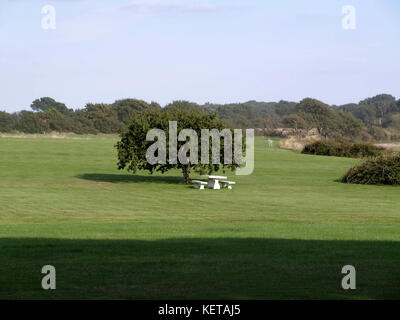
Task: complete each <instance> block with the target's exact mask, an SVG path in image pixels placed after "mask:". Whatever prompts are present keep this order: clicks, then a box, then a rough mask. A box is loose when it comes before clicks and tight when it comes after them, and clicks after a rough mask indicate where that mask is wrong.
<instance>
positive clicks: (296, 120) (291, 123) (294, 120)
mask: <svg viewBox="0 0 400 320" xmlns="http://www.w3.org/2000/svg"><path fill="white" fill-rule="evenodd" d="M283 124H284V125H286V126H287V127H289V128H293V129H294V130H295V131H298V130H299V129H306V128H307V123H306V121H305V120H304V119H303V118H302V117H301V116H300V115H299V114H290V115H287V116H285V117H284V118H283Z"/></svg>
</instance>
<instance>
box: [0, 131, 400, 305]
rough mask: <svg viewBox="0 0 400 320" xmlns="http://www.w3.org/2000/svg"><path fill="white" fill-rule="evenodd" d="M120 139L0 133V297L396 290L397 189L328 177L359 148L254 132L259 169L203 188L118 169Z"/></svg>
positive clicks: (387, 293) (385, 293)
mask: <svg viewBox="0 0 400 320" xmlns="http://www.w3.org/2000/svg"><path fill="white" fill-rule="evenodd" d="M115 141H116V140H115V138H113V137H102V138H101V139H87V137H85V139H82V140H79V139H74V140H73V139H68V138H66V139H15V138H2V139H0V237H1V239H0V252H1V255H0V298H243V299H247V298H256V299H262V298H355V299H359V298H400V289H399V288H400V268H399V266H400V253H399V252H400V232H399V231H400V201H399V194H400V190H399V189H398V188H395V187H375V186H360V185H345V184H341V183H338V182H335V179H337V178H339V177H340V176H341V175H342V174H343V173H344V172H345V171H346V169H347V168H348V167H350V166H352V165H353V164H354V163H355V162H356V161H357V160H354V159H345V158H333V157H318V156H310V155H302V154H299V153H296V152H292V151H287V150H280V149H277V148H273V149H270V148H266V147H265V142H264V141H263V140H261V139H260V140H257V141H256V148H257V150H256V166H255V172H254V173H253V175H251V176H242V177H236V176H233V175H232V173H228V175H229V176H230V178H233V179H234V180H236V181H238V184H237V185H236V186H235V187H234V189H233V190H218V191H217V190H204V191H200V190H194V189H192V188H190V187H188V186H186V185H184V184H182V183H181V182H180V181H181V179H182V178H181V175H180V173H179V172H169V173H168V174H166V175H155V176H149V175H148V174H147V173H140V174H138V175H131V174H127V173H126V172H119V171H118V170H116V165H115V164H116V155H115V150H114V148H113V144H114V143H115ZM194 177H195V176H194ZM45 264H53V265H55V266H56V268H57V290H55V291H51V292H48V291H44V290H42V289H41V287H40V282H41V276H42V275H41V274H40V270H41V267H42V266H43V265H45ZM345 264H353V265H355V266H356V268H357V290H356V291H352V292H348V291H344V290H342V289H341V286H340V282H341V277H342V275H341V273H340V271H341V267H342V266H343V265H345Z"/></svg>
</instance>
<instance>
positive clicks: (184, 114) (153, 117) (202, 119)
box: [116, 109, 238, 183]
mask: <svg viewBox="0 0 400 320" xmlns="http://www.w3.org/2000/svg"><path fill="white" fill-rule="evenodd" d="M169 121H177V126H178V127H177V129H178V134H179V132H180V131H181V130H183V129H193V130H194V131H195V132H196V133H197V135H198V141H199V142H200V141H201V139H200V137H201V129H218V130H222V129H224V128H225V126H224V123H223V122H222V121H221V120H218V119H217V118H216V115H215V114H200V113H197V112H190V111H188V110H178V109H171V110H166V111H164V112H160V111H150V112H146V113H144V114H140V115H138V116H137V117H135V118H133V119H132V121H131V123H130V125H129V127H128V130H127V132H125V133H123V134H122V135H121V141H119V142H118V143H117V144H116V148H117V150H118V160H119V161H118V169H120V170H121V169H124V168H127V169H128V171H132V172H134V173H135V172H136V171H137V170H138V169H139V170H148V171H149V172H150V173H153V172H154V171H159V172H162V173H164V172H166V171H168V170H170V169H180V170H182V174H183V177H184V181H185V183H189V181H190V180H189V175H190V172H191V169H193V170H195V171H197V172H209V173H211V172H213V171H217V170H219V169H220V168H230V169H232V170H233V169H234V168H236V167H238V164H236V163H235V161H234V159H232V160H233V163H232V164H224V144H225V140H223V141H221V144H220V163H221V164H212V161H211V146H212V143H211V142H210V143H209V146H210V153H209V155H210V161H209V162H210V164H202V163H201V162H200V159H201V148H200V147H199V148H198V149H199V154H198V159H199V161H198V163H197V164H195V163H191V162H189V163H187V164H182V163H180V162H179V161H177V163H176V164H174V163H172V162H171V161H169V147H170V145H169ZM150 129H161V130H163V131H164V132H165V134H166V142H167V150H165V155H166V162H165V163H156V164H151V163H149V162H148V161H147V158H146V151H147V149H148V147H149V146H151V145H152V144H153V143H154V142H151V141H146V134H147V132H148V131H149V130H150ZM185 143H186V142H184V141H178V143H177V150H179V149H180V148H181V147H182V146H183V145H184V144H185ZM171 147H172V146H171Z"/></svg>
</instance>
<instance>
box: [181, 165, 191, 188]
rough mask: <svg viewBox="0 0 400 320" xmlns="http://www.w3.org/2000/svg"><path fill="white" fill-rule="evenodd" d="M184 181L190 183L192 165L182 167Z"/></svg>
mask: <svg viewBox="0 0 400 320" xmlns="http://www.w3.org/2000/svg"><path fill="white" fill-rule="evenodd" d="M182 173H183V180H184V181H185V183H186V184H188V183H190V178H189V173H190V164H186V165H183V166H182Z"/></svg>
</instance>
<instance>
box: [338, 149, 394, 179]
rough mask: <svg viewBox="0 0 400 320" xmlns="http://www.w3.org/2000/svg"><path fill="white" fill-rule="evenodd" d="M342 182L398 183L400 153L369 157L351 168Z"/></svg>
mask: <svg viewBox="0 0 400 320" xmlns="http://www.w3.org/2000/svg"><path fill="white" fill-rule="evenodd" d="M342 182H346V183H357V184H377V185H384V184H387V185H400V155H396V156H386V157H385V156H383V157H378V158H375V159H369V160H366V161H365V162H363V163H361V164H358V165H356V166H355V167H354V168H351V169H350V170H349V171H348V172H347V173H346V175H345V176H344V177H343V178H342Z"/></svg>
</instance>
